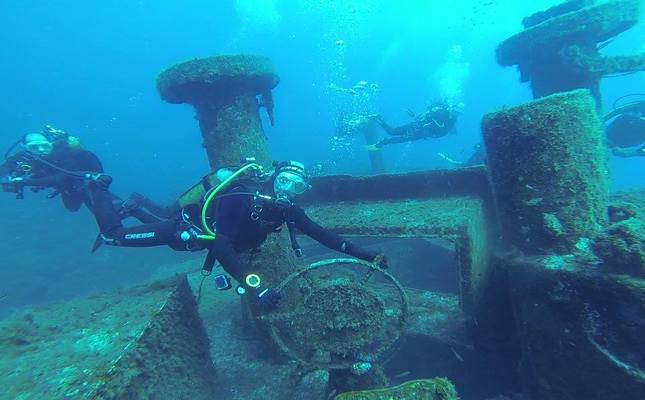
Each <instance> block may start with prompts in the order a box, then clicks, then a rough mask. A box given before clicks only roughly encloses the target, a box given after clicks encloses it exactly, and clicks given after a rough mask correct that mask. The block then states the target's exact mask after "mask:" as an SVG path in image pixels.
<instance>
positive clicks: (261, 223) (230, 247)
mask: <svg viewBox="0 0 645 400" xmlns="http://www.w3.org/2000/svg"><path fill="white" fill-rule="evenodd" d="M256 189H257V186H256V187H254V188H249V185H246V184H238V185H236V186H233V187H231V188H230V189H229V190H227V191H226V192H225V193H222V194H223V195H225V196H223V197H222V198H221V199H218V200H216V201H215V202H214V204H213V205H212V207H211V209H212V210H213V213H212V215H211V217H212V220H213V221H214V224H213V225H214V228H215V231H216V238H215V240H212V241H202V242H200V246H199V247H198V248H195V247H194V246H192V244H191V243H187V242H184V241H182V239H181V238H180V236H179V234H178V232H181V231H182V229H183V228H182V225H184V227H185V228H188V226H187V225H188V224H187V223H186V222H185V221H184V220H186V219H190V220H191V221H198V220H199V214H200V209H199V208H200V207H195V208H194V209H191V210H183V211H182V213H181V214H183V215H184V216H183V218H182V216H181V215H180V216H177V217H176V218H174V219H172V220H168V221H165V222H162V223H158V224H147V225H142V226H138V227H133V228H125V229H123V228H122V229H119V230H117V231H115V232H113V233H114V235H113V236H112V237H111V238H110V239H112V240H114V242H112V243H110V242H109V241H108V244H112V245H117V246H126V247H149V246H159V245H169V246H170V247H172V248H174V249H175V250H203V249H206V250H208V256H207V257H206V261H205V262H204V268H205V269H209V268H212V266H213V264H214V263H215V261H216V260H217V261H219V262H220V264H221V265H222V267H224V269H225V270H226V272H228V273H229V274H230V275H231V276H232V277H233V278H235V280H237V281H238V283H240V284H241V285H244V277H245V276H246V272H247V271H246V266H245V265H243V263H242V262H241V260H240V258H239V256H238V253H241V252H244V251H246V250H250V249H254V248H257V247H259V246H260V245H261V244H262V243H263V242H264V241H265V240H266V239H267V237H268V235H269V234H271V233H273V232H276V231H277V230H278V229H279V228H280V227H282V226H283V224H285V223H287V224H292V225H293V227H295V228H297V229H298V230H299V231H301V232H302V233H304V234H306V235H307V236H309V237H311V238H312V239H314V240H316V241H318V242H320V243H321V244H323V245H324V246H326V247H328V248H330V249H333V250H336V251H340V252H343V253H346V254H349V255H351V256H354V257H357V258H360V259H363V260H366V261H373V260H374V257H376V253H374V252H371V251H368V250H365V249H362V248H360V247H358V246H355V245H353V244H352V243H350V242H349V241H347V240H345V239H344V238H342V237H341V236H339V235H337V234H335V233H333V232H330V231H328V230H326V229H325V228H323V227H321V226H320V225H318V224H317V223H315V222H314V221H312V220H311V219H310V218H309V217H308V216H307V215H306V214H305V212H304V210H303V209H302V208H301V207H300V206H298V205H297V204H294V203H288V204H280V203H276V202H273V201H266V200H265V201H258V200H255V199H254V197H253V196H251V195H248V194H245V193H255V190H256Z"/></svg>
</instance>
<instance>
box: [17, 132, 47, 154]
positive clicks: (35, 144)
mask: <svg viewBox="0 0 645 400" xmlns="http://www.w3.org/2000/svg"><path fill="white" fill-rule="evenodd" d="M23 147H24V148H25V150H27V151H28V152H30V153H32V154H36V155H38V156H46V155H49V154H51V152H52V151H53V150H54V144H53V143H52V142H50V141H49V140H47V138H46V137H45V136H43V135H41V134H37V133H36V134H30V135H27V136H26V137H25V140H24V143H23Z"/></svg>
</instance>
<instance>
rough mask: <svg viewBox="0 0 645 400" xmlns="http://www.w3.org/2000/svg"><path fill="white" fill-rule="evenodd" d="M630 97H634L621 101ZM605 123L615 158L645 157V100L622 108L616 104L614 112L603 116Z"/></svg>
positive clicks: (630, 103)
mask: <svg viewBox="0 0 645 400" xmlns="http://www.w3.org/2000/svg"><path fill="white" fill-rule="evenodd" d="M628 96H634V95H627V96H623V97H621V98H620V99H622V98H625V97H628ZM620 99H618V100H620ZM618 100H617V101H618ZM603 121H604V122H605V124H606V134H607V143H608V144H609V148H610V149H611V151H612V153H613V154H614V155H615V156H617V157H623V158H627V157H639V156H640V157H643V156H645V100H637V101H632V102H629V103H627V104H625V105H622V106H620V107H616V102H614V110H613V111H611V112H609V113H608V114H606V115H605V116H603Z"/></svg>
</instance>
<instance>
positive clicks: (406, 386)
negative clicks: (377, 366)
mask: <svg viewBox="0 0 645 400" xmlns="http://www.w3.org/2000/svg"><path fill="white" fill-rule="evenodd" d="M458 399H459V396H457V392H456V390H455V387H454V386H453V385H452V383H451V382H450V381H449V380H448V379H446V378H434V379H419V380H415V381H410V382H406V383H403V384H401V385H398V386H393V387H389V388H384V389H372V390H363V391H359V392H347V393H341V394H339V395H338V396H336V397H335V400H458Z"/></svg>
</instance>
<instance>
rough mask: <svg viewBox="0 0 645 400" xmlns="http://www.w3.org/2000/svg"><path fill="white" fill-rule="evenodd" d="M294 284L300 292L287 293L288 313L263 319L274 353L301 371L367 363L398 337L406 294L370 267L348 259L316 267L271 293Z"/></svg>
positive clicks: (294, 275)
mask: <svg viewBox="0 0 645 400" xmlns="http://www.w3.org/2000/svg"><path fill="white" fill-rule="evenodd" d="M298 278H304V279H298ZM295 282H299V285H300V286H299V290H290V291H289V293H292V292H293V293H296V295H294V296H295V297H296V298H295V299H290V300H291V301H290V302H289V303H288V304H289V305H292V307H290V309H289V310H288V311H283V312H280V311H276V312H274V313H272V314H269V315H267V316H265V317H263V319H264V320H265V321H267V323H268V326H269V330H270V333H271V336H272V338H273V340H274V341H275V343H276V344H277V345H278V346H279V347H280V349H281V350H282V351H283V352H284V353H285V354H287V355H288V356H289V357H291V358H293V359H294V360H296V361H298V362H300V363H301V364H303V365H308V366H312V367H316V368H324V369H346V368H351V367H352V366H353V365H354V366H355V365H356V364H357V363H364V362H370V363H371V362H374V361H376V360H377V359H378V357H379V356H380V355H382V354H383V353H384V352H385V351H387V350H388V349H389V348H390V347H391V346H392V345H393V344H394V342H396V340H397V339H398V338H399V337H400V336H401V333H402V332H403V328H404V326H405V323H406V321H407V318H408V306H409V305H408V298H407V294H406V293H405V290H404V289H403V286H401V284H400V283H399V282H398V281H397V280H396V278H394V277H393V276H392V275H391V274H390V273H388V272H387V271H385V270H383V269H382V268H380V267H379V266H377V265H375V264H371V263H368V262H366V261H361V260H357V259H351V258H335V259H329V260H324V261H319V262H316V263H313V264H311V265H309V266H307V267H305V268H303V269H301V270H299V271H296V272H294V273H292V274H291V275H289V276H288V277H286V278H285V279H284V280H283V281H282V282H281V283H280V284H279V285H278V286H277V288H276V290H278V291H283V290H285V288H287V287H289V286H296V285H295ZM302 283H304V285H303V284H302ZM289 289H296V288H295V287H291V288H289Z"/></svg>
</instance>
